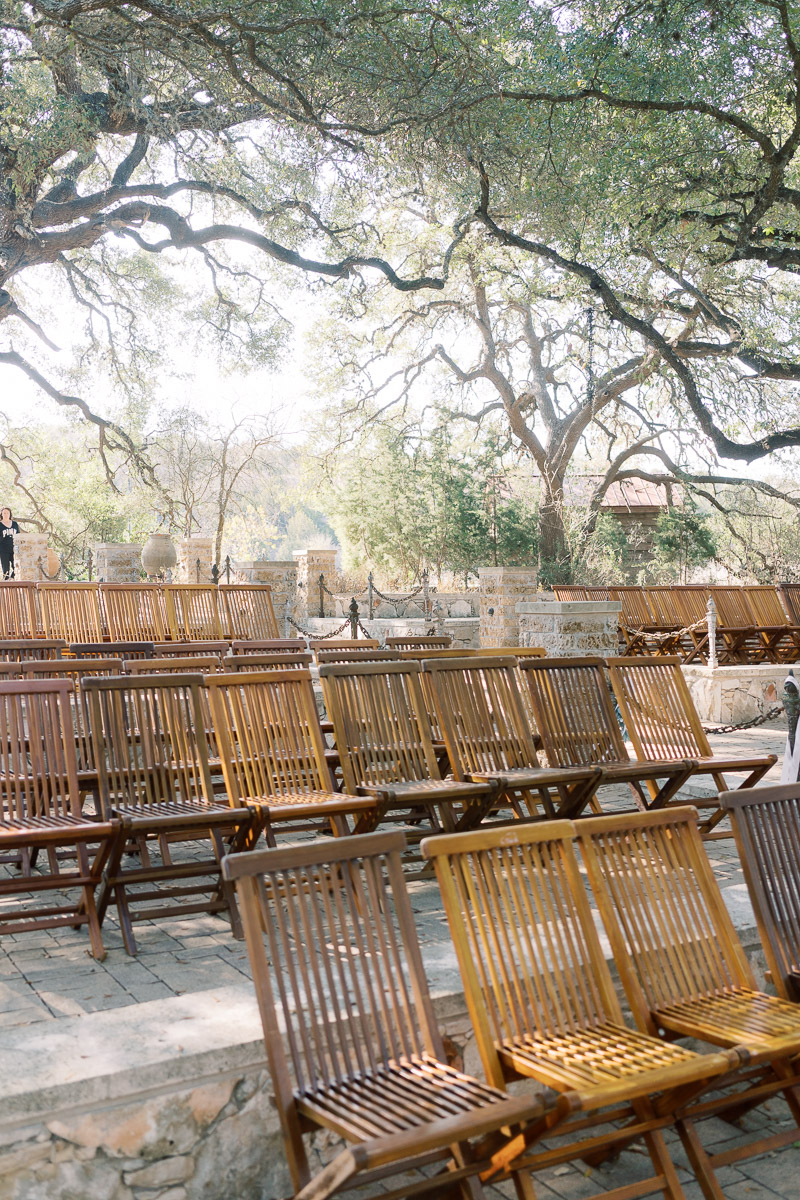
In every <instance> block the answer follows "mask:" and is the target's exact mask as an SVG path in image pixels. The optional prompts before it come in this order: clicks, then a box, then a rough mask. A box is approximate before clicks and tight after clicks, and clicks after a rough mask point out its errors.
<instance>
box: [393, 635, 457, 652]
mask: <svg viewBox="0 0 800 1200" xmlns="http://www.w3.org/2000/svg"><path fill="white" fill-rule="evenodd" d="M452 641H453V639H452V638H451V637H450V635H449V634H442V635H441V636H436V635H434V634H424V635H423V634H419V635H414V634H406V635H404V636H403V637H387V639H386V649H387V650H448V649H449V648H450V644H451V643H452Z"/></svg>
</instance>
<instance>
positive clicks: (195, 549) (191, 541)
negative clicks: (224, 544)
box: [175, 537, 214, 583]
mask: <svg viewBox="0 0 800 1200" xmlns="http://www.w3.org/2000/svg"><path fill="white" fill-rule="evenodd" d="M175 549H176V550H177V552H178V564H177V566H176V568H175V582H176V583H211V582H212V579H211V564H212V563H213V561H214V557H213V555H214V539H213V538H201V537H192V538H183V539H182V540H181V541H179V542H176V545H175ZM198 561H199V563H200V567H199V578H198V566H197V564H198Z"/></svg>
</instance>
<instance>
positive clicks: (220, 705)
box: [206, 666, 379, 845]
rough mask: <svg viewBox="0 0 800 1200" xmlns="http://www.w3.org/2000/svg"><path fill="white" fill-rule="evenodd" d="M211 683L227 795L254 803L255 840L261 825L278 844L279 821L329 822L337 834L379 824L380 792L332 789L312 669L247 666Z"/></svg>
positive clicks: (306, 825) (315, 824) (282, 824)
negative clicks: (358, 793) (368, 793)
mask: <svg viewBox="0 0 800 1200" xmlns="http://www.w3.org/2000/svg"><path fill="white" fill-rule="evenodd" d="M206 683H207V694H208V702H209V706H210V712H211V716H212V720H213V725H214V729H215V731H216V736H217V746H218V750H219V755H220V759H221V764H222V774H223V777H224V779H225V787H226V790H227V794H228V800H229V802H230V803H231V804H232V805H234V806H235V807H238V806H240V805H247V806H249V807H251V808H252V809H253V810H254V813H255V816H256V818H257V821H256V826H255V828H254V831H253V833H252V835H251V837H252V839H253V840H254V839H255V838H256V837H257V836H258V831H259V830H260V829H262V828H263V829H264V830H265V832H266V836H267V841H268V842H269V843H270V844H271V845H274V843H275V834H276V832H277V831H278V829H279V828H280V829H281V831H283V829H284V828H285V827H286V826H287V825H289V826H291V827H294V826H296V823H297V822H298V821H299V822H301V823H302V825H303V827H304V828H309V827H310V828H313V829H316V830H317V831H319V830H320V829H322V827H323V826H325V825H326V823H327V822H330V824H331V827H332V830H333V832H334V834H336V836H339V837H341V836H342V835H346V834H348V833H351V832H352V833H363V832H367V831H369V830H372V829H374V828H375V826H376V824H377V823H378V819H379V809H378V804H377V801H376V800H375V797H374V796H356V795H343V794H342V793H341V792H337V791H336V790H335V789H334V783H333V778H332V776H331V771H330V767H329V765H328V761H327V755H326V750H325V743H324V741H323V738H322V730H321V729H320V723H319V716H318V713H317V701H316V697H315V695H314V688H313V685H312V682H311V675H310V673H309V671H308V670H304V669H298V668H297V667H295V666H293V667H290V668H289V669H288V670H284V671H280V670H269V671H264V672H261V673H256V672H251V671H247V672H245V673H243V674H236V675H230V674H226V675H220V676H218V677H217V678H209V679H208V680H207V681H206ZM348 821H351V822H352V828H351V826H350V825H348Z"/></svg>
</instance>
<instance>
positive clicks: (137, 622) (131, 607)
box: [100, 583, 169, 642]
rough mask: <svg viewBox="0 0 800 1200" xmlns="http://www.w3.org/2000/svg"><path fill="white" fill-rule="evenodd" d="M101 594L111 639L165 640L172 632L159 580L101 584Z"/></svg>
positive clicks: (121, 640) (122, 640) (125, 640)
mask: <svg viewBox="0 0 800 1200" xmlns="http://www.w3.org/2000/svg"><path fill="white" fill-rule="evenodd" d="M100 597H101V600H102V603H103V610H104V612H105V617H106V626H107V628H108V636H109V637H110V639H111V641H112V642H130V641H137V642H163V641H166V639H167V636H168V634H169V625H168V623H167V606H166V601H165V599H164V589H163V587H162V585H161V584H160V583H101V584H100Z"/></svg>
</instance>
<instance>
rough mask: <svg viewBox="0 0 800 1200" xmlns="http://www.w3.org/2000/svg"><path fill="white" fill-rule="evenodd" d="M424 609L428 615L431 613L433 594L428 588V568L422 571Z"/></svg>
mask: <svg viewBox="0 0 800 1200" xmlns="http://www.w3.org/2000/svg"><path fill="white" fill-rule="evenodd" d="M422 611H423V613H424V614H425V616H426V617H429V616H430V615H431V594H430V590H429V588H428V568H427V567H426V568H425V570H424V571H423V572H422Z"/></svg>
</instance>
